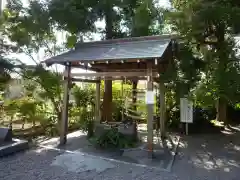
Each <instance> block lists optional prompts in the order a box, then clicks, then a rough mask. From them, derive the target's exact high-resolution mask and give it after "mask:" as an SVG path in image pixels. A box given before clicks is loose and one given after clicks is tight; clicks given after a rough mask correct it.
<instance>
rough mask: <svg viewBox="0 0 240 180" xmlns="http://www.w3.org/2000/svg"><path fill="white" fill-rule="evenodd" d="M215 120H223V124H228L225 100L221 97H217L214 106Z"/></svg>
mask: <svg viewBox="0 0 240 180" xmlns="http://www.w3.org/2000/svg"><path fill="white" fill-rule="evenodd" d="M216 111H217V118H216V119H217V121H219V122H224V125H227V124H228V121H227V102H226V101H225V100H224V99H223V98H219V99H218V102H217V106H216Z"/></svg>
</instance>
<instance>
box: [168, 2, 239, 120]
mask: <svg viewBox="0 0 240 180" xmlns="http://www.w3.org/2000/svg"><path fill="white" fill-rule="evenodd" d="M236 3H237V1H233V0H232V1H225V0H212V1H207V0H190V1H185V0H173V1H172V4H173V7H174V8H175V11H174V12H172V13H170V16H171V23H172V28H173V31H175V32H178V33H179V34H180V36H181V37H183V39H184V40H185V41H186V42H187V43H188V44H189V45H190V47H191V48H192V49H193V50H194V52H195V53H196V54H197V55H198V56H199V57H200V58H202V59H203V60H204V61H205V62H206V66H205V69H204V71H203V72H204V76H203V78H205V79H206V81H205V82H207V84H206V86H207V91H208V92H209V93H210V94H211V96H212V98H213V99H214V100H215V102H218V103H217V120H219V121H224V122H225V123H227V116H226V115H227V105H228V104H234V103H235V101H236V100H238V98H239V83H238V82H239V81H238V80H237V79H238V78H239V66H238V63H239V61H238V59H236V55H235V51H234V48H235V42H234V40H233V32H234V31H233V30H236V29H237V28H236V25H237V24H238V19H239V15H240V7H239V6H237V4H236ZM238 5H239V4H238Z"/></svg>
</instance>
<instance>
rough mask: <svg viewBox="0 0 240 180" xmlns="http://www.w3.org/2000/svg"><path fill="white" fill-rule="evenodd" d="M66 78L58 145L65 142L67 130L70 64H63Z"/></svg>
mask: <svg viewBox="0 0 240 180" xmlns="http://www.w3.org/2000/svg"><path fill="white" fill-rule="evenodd" d="M65 74H66V75H67V76H66V79H65V80H64V95H63V108H62V119H61V130H60V145H64V144H66V142H67V130H68V106H69V85H70V74H71V65H70V64H67V65H66V66H65Z"/></svg>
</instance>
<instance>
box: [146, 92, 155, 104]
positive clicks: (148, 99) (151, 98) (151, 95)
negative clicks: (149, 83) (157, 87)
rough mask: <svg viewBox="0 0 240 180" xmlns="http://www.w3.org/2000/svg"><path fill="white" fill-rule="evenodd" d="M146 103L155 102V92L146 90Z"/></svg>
mask: <svg viewBox="0 0 240 180" xmlns="http://www.w3.org/2000/svg"><path fill="white" fill-rule="evenodd" d="M146 104H154V92H153V91H147V92H146Z"/></svg>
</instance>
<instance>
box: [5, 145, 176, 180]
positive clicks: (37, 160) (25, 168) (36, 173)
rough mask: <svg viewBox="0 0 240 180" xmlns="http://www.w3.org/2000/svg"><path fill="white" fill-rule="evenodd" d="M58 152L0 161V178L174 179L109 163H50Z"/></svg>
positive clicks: (38, 152)
mask: <svg viewBox="0 0 240 180" xmlns="http://www.w3.org/2000/svg"><path fill="white" fill-rule="evenodd" d="M59 155H61V153H59V152H57V151H52V150H46V149H36V150H31V151H28V152H25V153H20V154H17V155H15V156H9V157H7V158H4V159H1V161H0V169H1V173H0V179H1V180H75V179H78V180H101V179H103V180H112V179H115V180H120V179H121V180H131V179H133V180H145V179H148V180H151V179H152V180H153V179H154V180H176V179H177V178H176V177H175V176H174V175H172V174H170V173H167V172H162V171H158V170H152V169H147V168H143V167H136V166H133V165H126V164H122V163H113V162H111V163H113V164H114V166H115V167H114V168H112V169H108V170H106V171H104V172H101V173H97V172H96V171H87V172H81V173H76V172H70V171H67V170H66V168H61V167H58V166H52V162H53V161H54V159H55V157H57V156H59Z"/></svg>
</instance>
